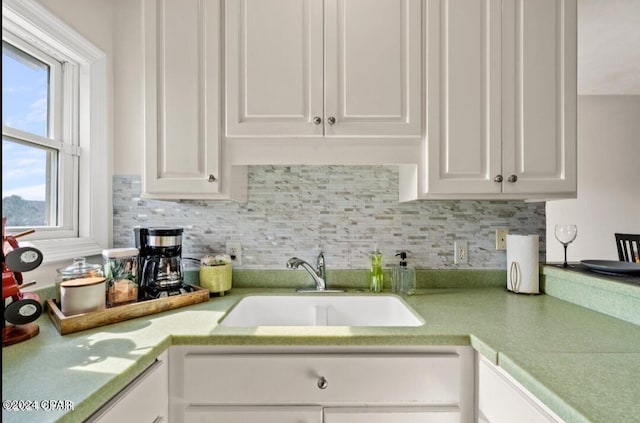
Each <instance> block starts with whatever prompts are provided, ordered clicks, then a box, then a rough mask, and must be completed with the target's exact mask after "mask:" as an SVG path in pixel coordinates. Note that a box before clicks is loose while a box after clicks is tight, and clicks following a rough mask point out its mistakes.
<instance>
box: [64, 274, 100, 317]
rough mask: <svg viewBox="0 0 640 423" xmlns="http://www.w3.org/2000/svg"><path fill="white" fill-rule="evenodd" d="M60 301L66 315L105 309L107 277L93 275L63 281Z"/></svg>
mask: <svg viewBox="0 0 640 423" xmlns="http://www.w3.org/2000/svg"><path fill="white" fill-rule="evenodd" d="M60 302H61V308H62V314H64V315H65V316H73V315H74V314H81V313H91V312H93V311H98V310H104V309H105V279H104V278H102V277H93V278H81V279H73V280H70V281H65V282H62V283H61V284H60Z"/></svg>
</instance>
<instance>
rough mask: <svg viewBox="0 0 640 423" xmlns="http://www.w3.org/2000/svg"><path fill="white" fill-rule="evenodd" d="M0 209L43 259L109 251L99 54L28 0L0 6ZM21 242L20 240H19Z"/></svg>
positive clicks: (5, 0)
mask: <svg viewBox="0 0 640 423" xmlns="http://www.w3.org/2000/svg"><path fill="white" fill-rule="evenodd" d="M2 21H3V22H2V23H3V28H2V212H3V216H5V217H7V232H9V233H15V232H19V231H21V230H23V229H24V228H25V227H27V228H35V229H36V232H35V234H33V235H30V236H29V238H28V241H32V243H33V244H35V246H36V247H38V248H40V249H41V250H42V252H43V255H44V258H45V262H46V261H59V260H62V259H67V258H71V257H74V256H77V255H93V254H98V253H99V252H100V251H101V249H102V248H105V247H106V246H107V245H108V244H109V238H110V232H111V219H110V216H111V210H110V206H111V198H110V197H111V181H110V175H109V174H108V167H107V164H108V157H107V152H108V151H109V150H108V146H107V137H106V121H107V111H106V110H107V109H106V56H105V54H104V53H103V52H102V51H100V50H99V49H97V48H96V47H95V46H93V45H92V44H91V43H90V42H89V41H88V40H86V39H85V38H84V37H83V36H82V35H80V34H78V33H77V32H76V31H75V30H74V29H73V28H71V27H69V26H68V25H67V24H65V23H64V22H63V21H62V20H60V19H59V18H57V17H56V16H54V15H53V14H51V12H49V11H48V10H47V9H46V8H44V7H43V6H41V5H40V4H39V3H38V2H36V1H34V0H3V1H2ZM21 242H22V240H21Z"/></svg>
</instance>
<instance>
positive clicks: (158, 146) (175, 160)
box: [143, 0, 220, 198]
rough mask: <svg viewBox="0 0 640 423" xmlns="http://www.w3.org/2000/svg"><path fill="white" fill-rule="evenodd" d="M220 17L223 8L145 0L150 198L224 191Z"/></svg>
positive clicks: (189, 0) (195, 1)
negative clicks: (221, 144) (222, 181)
mask: <svg viewBox="0 0 640 423" xmlns="http://www.w3.org/2000/svg"><path fill="white" fill-rule="evenodd" d="M219 15H220V3H219V1H206V0H144V1H143V16H144V55H145V57H144V78H145V81H144V89H145V106H144V113H145V150H144V158H145V163H144V187H143V191H144V193H145V194H150V195H151V196H153V195H160V196H161V195H162V194H176V193H180V194H181V195H182V198H189V194H206V193H217V192H218V191H219V186H220V185H219V184H220V172H219V148H220V140H219V135H220V134H219V113H220V101H219V100H220V96H219V87H220V69H219V66H220V61H219V57H218V54H219V51H220V16H219Z"/></svg>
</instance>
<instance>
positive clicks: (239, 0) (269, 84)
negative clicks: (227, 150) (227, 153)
mask: <svg viewBox="0 0 640 423" xmlns="http://www.w3.org/2000/svg"><path fill="white" fill-rule="evenodd" d="M225 7H226V10H225V27H226V29H225V51H226V87H227V92H226V122H227V128H226V133H227V136H228V137H236V136H256V137H265V136H266V137H269V136H322V134H323V125H322V119H323V115H322V104H323V98H322V97H323V93H322V90H323V79H322V78H323V76H322V60H323V59H322V55H323V39H322V37H323V35H322V8H323V5H322V0H229V1H227V2H226V3H225ZM315 117H317V118H318V119H320V121H319V122H317V121H316V122H317V124H316V123H314V118H315Z"/></svg>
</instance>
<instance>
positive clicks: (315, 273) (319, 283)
mask: <svg viewBox="0 0 640 423" xmlns="http://www.w3.org/2000/svg"><path fill="white" fill-rule="evenodd" d="M298 267H302V268H303V269H304V270H306V271H307V272H309V274H310V275H311V277H312V278H313V281H314V282H315V283H316V289H315V290H316V291H324V290H325V289H326V287H327V284H326V283H325V281H324V278H325V265H324V254H323V253H322V251H320V254H318V259H317V262H316V268H315V269H314V268H313V267H312V266H311V265H310V264H309V263H307V262H306V261H304V260H302V259H299V258H298V257H291V258H290V259H289V260H288V261H287V268H289V269H297V268H298Z"/></svg>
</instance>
